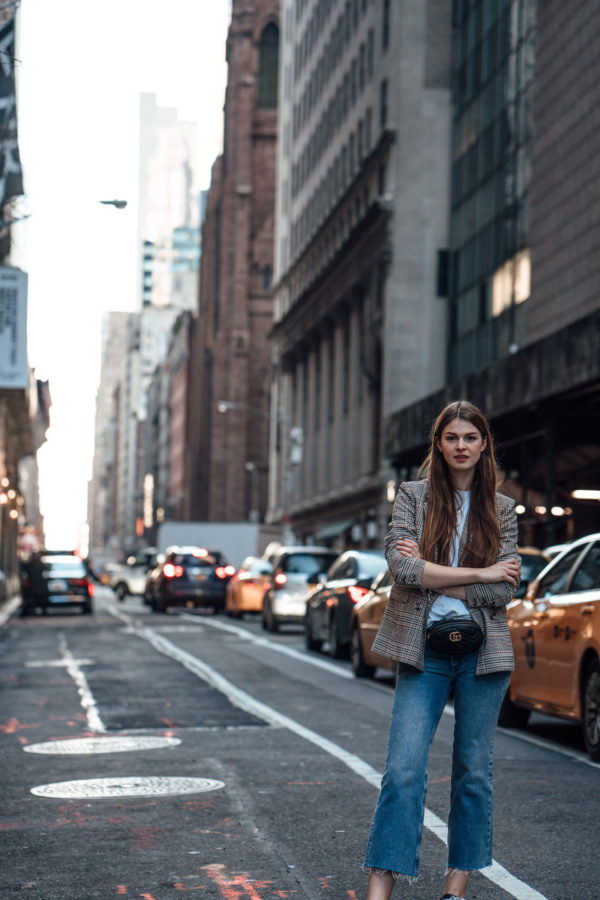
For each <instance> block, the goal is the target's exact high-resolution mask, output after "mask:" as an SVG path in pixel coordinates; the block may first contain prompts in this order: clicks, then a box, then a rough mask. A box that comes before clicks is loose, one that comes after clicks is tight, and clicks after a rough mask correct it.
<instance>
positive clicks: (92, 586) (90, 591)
mask: <svg viewBox="0 0 600 900" xmlns="http://www.w3.org/2000/svg"><path fill="white" fill-rule="evenodd" d="M87 587H88V597H93V596H94V594H95V593H96V585H95V584H92V582H91V581H88V586H87Z"/></svg>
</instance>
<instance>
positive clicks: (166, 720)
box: [162, 716, 177, 728]
mask: <svg viewBox="0 0 600 900" xmlns="http://www.w3.org/2000/svg"><path fill="white" fill-rule="evenodd" d="M162 721H163V722H164V723H165V725H166V726H167V728H176V727H177V726H176V725H175V724H174V723H173V722H170V721H169V719H165V717H164V716H162Z"/></svg>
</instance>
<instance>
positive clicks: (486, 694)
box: [364, 650, 510, 878]
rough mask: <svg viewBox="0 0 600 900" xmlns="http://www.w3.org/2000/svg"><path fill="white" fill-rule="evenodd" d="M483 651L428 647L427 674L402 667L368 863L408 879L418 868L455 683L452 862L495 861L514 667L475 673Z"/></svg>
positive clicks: (466, 865)
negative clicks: (498, 777) (430, 775)
mask: <svg viewBox="0 0 600 900" xmlns="http://www.w3.org/2000/svg"><path fill="white" fill-rule="evenodd" d="M476 664H477V653H469V654H468V655H466V656H441V655H439V654H437V653H433V652H432V651H431V650H426V652H425V671H424V672H419V671H418V670H416V669H413V668H409V667H408V666H406V667H405V666H402V665H401V666H400V671H399V673H398V680H397V684H396V693H395V696H394V706H393V710H392V718H391V722H390V733H389V740H388V752H387V759H386V768H385V774H384V776H383V780H382V782H381V791H380V794H379V800H378V801H377V807H376V809H375V814H374V816H373V824H372V826H371V834H370V837H369V842H368V845H367V853H366V858H365V863H364V865H365V866H367V867H368V868H375V869H380V870H389V871H392V872H398V873H401V874H403V875H408V876H409V877H413V878H414V877H416V876H417V874H418V871H419V854H420V846H421V836H422V832H423V814H424V809H425V794H426V789H427V760H428V757H429V750H430V747H431V743H432V741H433V737H434V734H435V732H436V729H437V726H438V723H439V721H440V718H441V716H442V712H443V710H444V706H445V705H446V701H447V700H448V697H449V695H450V691H451V688H452V687H453V688H454V719H455V722H454V746H453V751H452V784H451V799H450V814H449V817H448V866H449V868H452V869H463V870H466V871H471V870H473V869H483V868H485V866H489V865H491V863H492V824H493V794H492V770H493V755H494V750H493V740H494V729H495V727H496V723H497V721H498V712H499V710H500V705H501V703H502V700H503V698H504V694H505V692H506V689H507V687H508V682H509V680H510V672H497V673H494V674H491V675H477V676H476V675H475V666H476Z"/></svg>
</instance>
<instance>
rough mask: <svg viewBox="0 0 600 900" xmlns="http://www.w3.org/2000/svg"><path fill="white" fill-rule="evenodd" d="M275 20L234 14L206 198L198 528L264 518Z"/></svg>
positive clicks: (272, 11)
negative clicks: (219, 139)
mask: <svg viewBox="0 0 600 900" xmlns="http://www.w3.org/2000/svg"><path fill="white" fill-rule="evenodd" d="M278 9H279V5H278V3H277V2H276V0H255V2H252V3H250V2H249V0H233V4H232V18H231V25H230V28H229V34H228V38H227V62H228V82H227V91H226V96H225V107H224V137H223V152H222V154H221V156H219V157H218V158H217V160H216V161H215V163H214V165H213V169H212V180H211V185H210V189H209V192H208V197H207V204H206V216H205V220H204V225H203V229H202V261H201V267H200V294H199V297H200V300H199V310H198V318H197V321H196V327H195V333H194V336H193V376H192V377H193V388H192V390H193V396H194V408H195V410H196V414H195V416H194V421H193V430H192V434H191V442H190V444H191V446H190V456H191V460H192V467H193V471H192V474H191V516H192V518H196V519H203V520H215V521H241V520H244V519H247V518H249V515H250V512H251V511H252V510H253V508H254V506H255V503H256V502H258V510H259V513H260V516H261V518H262V516H263V515H264V511H265V507H266V481H267V478H266V471H267V463H268V438H269V427H268V426H269V387H270V349H269V345H268V341H267V333H268V330H269V328H270V326H271V319H272V300H271V295H270V287H271V278H272V266H273V262H272V260H273V219H274V202H275V154H276V141H277V92H278V84H277V73H278V53H279V27H278ZM219 403H221V405H222V406H221V408H222V409H225V410H226V412H225V413H219V411H218V404H219ZM223 403H225V404H226V405H225V406H223ZM247 464H250V465H249V466H248V465H247ZM256 497H258V501H256Z"/></svg>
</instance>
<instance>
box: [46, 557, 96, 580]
mask: <svg viewBox="0 0 600 900" xmlns="http://www.w3.org/2000/svg"><path fill="white" fill-rule="evenodd" d="M42 562H43V563H44V566H45V569H46V576H47V577H48V578H85V576H86V571H85V566H84V565H83V563H82V562H81V560H80V559H78V558H77V557H76V556H44V557H42Z"/></svg>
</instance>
